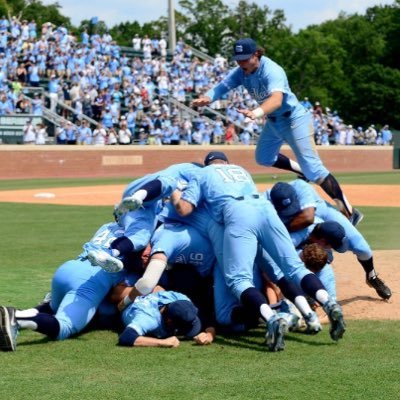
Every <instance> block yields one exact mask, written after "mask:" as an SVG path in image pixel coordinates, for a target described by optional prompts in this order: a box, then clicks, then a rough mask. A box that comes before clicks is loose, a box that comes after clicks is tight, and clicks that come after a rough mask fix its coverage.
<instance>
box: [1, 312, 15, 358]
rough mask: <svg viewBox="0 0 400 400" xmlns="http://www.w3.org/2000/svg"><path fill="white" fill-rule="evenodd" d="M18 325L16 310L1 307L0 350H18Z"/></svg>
mask: <svg viewBox="0 0 400 400" xmlns="http://www.w3.org/2000/svg"><path fill="white" fill-rule="evenodd" d="M17 335H18V324H17V320H16V318H15V308H13V307H0V349H1V350H3V351H15V350H16V349H17Z"/></svg>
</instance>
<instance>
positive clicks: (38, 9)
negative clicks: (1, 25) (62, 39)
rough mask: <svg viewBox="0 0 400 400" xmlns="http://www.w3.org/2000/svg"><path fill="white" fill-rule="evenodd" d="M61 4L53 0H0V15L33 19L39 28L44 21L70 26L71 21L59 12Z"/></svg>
mask: <svg viewBox="0 0 400 400" xmlns="http://www.w3.org/2000/svg"><path fill="white" fill-rule="evenodd" d="M60 10H61V6H60V4H59V3H57V2H55V3H52V4H49V5H44V4H43V2H42V1H40V0H0V15H5V16H17V17H20V18H23V19H27V20H31V19H34V20H35V21H36V23H37V25H38V27H39V29H40V27H41V25H42V24H43V23H44V22H51V23H53V24H55V25H57V26H58V25H65V26H67V27H71V21H70V19H69V18H68V17H65V16H63V15H62V14H61V12H60Z"/></svg>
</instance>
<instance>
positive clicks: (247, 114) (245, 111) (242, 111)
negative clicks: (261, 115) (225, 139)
mask: <svg viewBox="0 0 400 400" xmlns="http://www.w3.org/2000/svg"><path fill="white" fill-rule="evenodd" d="M237 112H239V113H240V114H243V115H244V116H245V117H246V118H250V119H256V117H255V115H254V114H253V111H251V110H248V109H247V108H238V109H237Z"/></svg>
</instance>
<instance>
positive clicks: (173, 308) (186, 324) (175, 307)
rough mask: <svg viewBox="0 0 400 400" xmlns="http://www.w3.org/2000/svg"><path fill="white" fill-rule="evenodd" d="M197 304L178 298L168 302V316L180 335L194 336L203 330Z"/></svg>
mask: <svg viewBox="0 0 400 400" xmlns="http://www.w3.org/2000/svg"><path fill="white" fill-rule="evenodd" d="M197 312H198V310H197V308H196V306H195V305H194V304H193V303H192V302H191V301H189V300H176V301H174V302H172V303H170V304H168V307H167V310H166V316H167V317H168V318H170V319H171V320H172V323H173V325H174V327H175V328H176V329H177V332H178V334H179V335H184V336H186V337H188V338H193V337H194V336H196V335H198V334H199V333H200V331H201V322H200V318H199V317H198V315H197Z"/></svg>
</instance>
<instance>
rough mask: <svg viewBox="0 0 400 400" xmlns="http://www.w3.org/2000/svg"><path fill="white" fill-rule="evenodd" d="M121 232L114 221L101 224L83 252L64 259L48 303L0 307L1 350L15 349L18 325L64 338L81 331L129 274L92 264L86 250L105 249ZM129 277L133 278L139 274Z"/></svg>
mask: <svg viewBox="0 0 400 400" xmlns="http://www.w3.org/2000/svg"><path fill="white" fill-rule="evenodd" d="M123 235H124V230H123V229H122V228H121V227H120V226H119V225H118V224H117V223H115V222H112V223H108V224H105V225H103V226H102V227H100V229H99V230H98V231H97V232H96V234H95V235H94V236H93V238H92V239H91V240H90V241H89V242H87V243H85V244H84V246H83V252H82V253H81V254H80V255H79V256H78V257H77V258H76V259H75V260H69V261H67V262H65V263H63V264H62V265H61V266H60V267H59V268H58V269H57V270H56V272H55V274H54V276H53V279H52V286H51V301H50V303H46V304H43V305H39V306H38V307H36V308H30V309H28V310H22V311H20V310H17V309H15V308H13V307H0V347H1V348H2V350H8V351H15V350H16V337H17V334H18V330H19V329H25V328H27V329H31V330H34V331H37V332H40V333H42V334H45V335H47V336H48V337H49V338H51V339H55V340H64V339H67V338H69V337H71V336H72V335H75V334H77V333H79V332H81V331H82V330H83V328H85V327H86V326H87V324H88V323H89V322H90V320H91V319H92V318H93V316H94V314H95V312H96V309H97V307H98V306H99V304H100V303H101V301H102V300H103V299H104V298H105V296H106V295H107V293H108V292H109V290H110V289H111V288H112V287H113V286H115V285H117V284H118V283H120V282H122V281H124V280H125V279H126V278H127V277H128V273H127V272H126V270H123V271H122V272H117V273H107V272H105V271H104V270H103V269H102V268H100V267H98V266H95V267H94V266H92V265H91V263H90V261H89V260H88V258H87V256H88V252H90V251H91V250H93V249H107V248H108V246H109V245H110V243H112V242H113V241H114V240H115V239H116V238H118V237H122V236H123ZM138 261H139V260H138ZM131 279H133V280H134V281H136V280H137V279H138V276H137V277H131Z"/></svg>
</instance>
